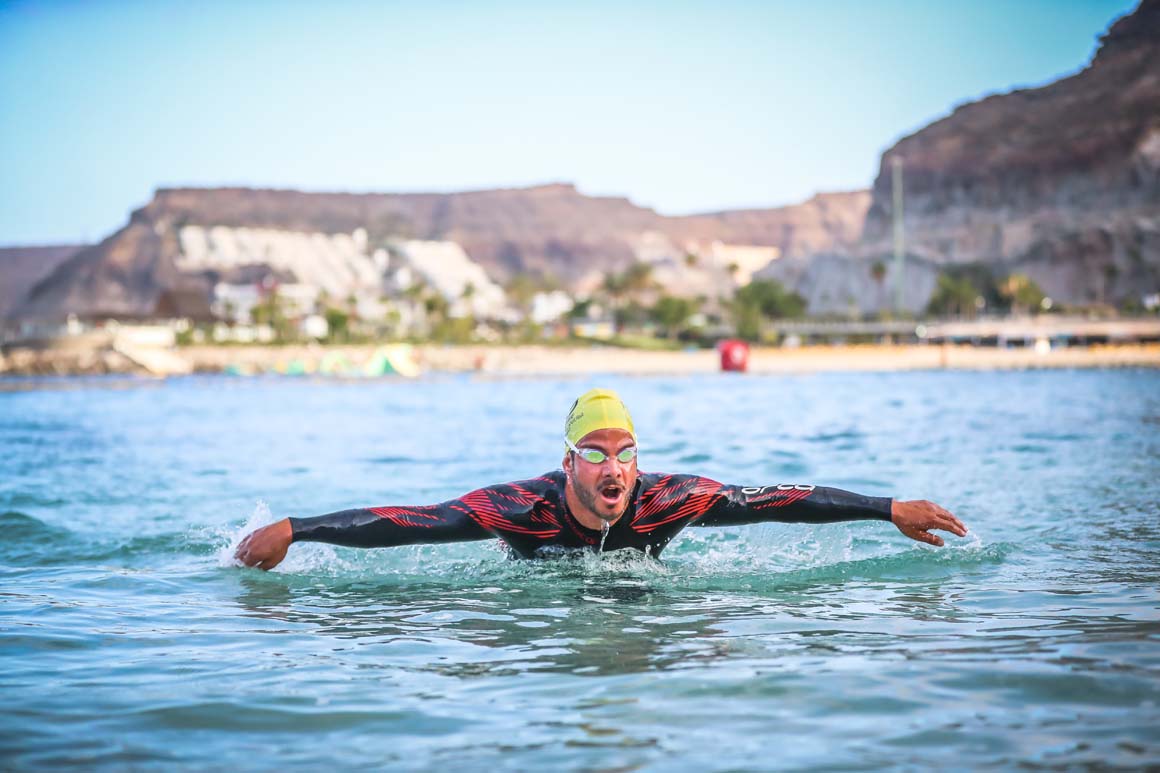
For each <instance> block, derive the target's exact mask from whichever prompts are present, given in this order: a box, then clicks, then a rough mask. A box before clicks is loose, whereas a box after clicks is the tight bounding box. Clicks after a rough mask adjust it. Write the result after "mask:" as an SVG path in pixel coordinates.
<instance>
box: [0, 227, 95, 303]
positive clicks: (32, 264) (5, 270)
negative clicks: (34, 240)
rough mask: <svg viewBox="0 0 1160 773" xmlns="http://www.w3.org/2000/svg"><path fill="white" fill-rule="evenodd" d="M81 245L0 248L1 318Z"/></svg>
mask: <svg viewBox="0 0 1160 773" xmlns="http://www.w3.org/2000/svg"><path fill="white" fill-rule="evenodd" d="M83 247H84V245H77V244H64V245H52V246H47V247H0V277H3V279H4V281H2V282H0V319H4V318H5V317H6V316H8V313H9V312H10V311H11V310H12V309H14V308H15V307H16V306H17V305H19V304H20V302H21V301H22V300H24V297H25V296H26V295H28V291H29V290H31V289H32V288H33V287H34V286H35V285H36V284H37V283H38V282H40V281H41V280H43V279H45V278H46V277H48V275H49V274H51V273H52V272H53V271H54V270H55V269H56V267H57V266H59V265H60V264H61V263H63V262H65V261H66V260H68V259H69V258H71V257H72V256H73V255H75V254H76V253H78V252H80V250H81V249H83Z"/></svg>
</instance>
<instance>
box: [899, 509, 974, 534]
mask: <svg viewBox="0 0 1160 773" xmlns="http://www.w3.org/2000/svg"><path fill="white" fill-rule="evenodd" d="M908 504H909V503H908ZM914 504H915V505H916V506H917V509H918V510H919V511H920V512H922V513H923V514H924V515H925V516H926V517H925V518H921V519H920V521H921V523H920V524H916V525H918V526H921V528H924V529H942V530H943V531H949V532H950V533H952V534H955V535H957V536H959V537H965V536H967V527H966V524H964V523H963V522H962V521H960V520H959V519H958V518H956V517H955V516H954V514H953V513H951V512H950V511H949V510H947V509H946V508H945V507H942V506H941V505H938V504H935V503H934V502H928V501H926V500H919V501H917V502H914Z"/></svg>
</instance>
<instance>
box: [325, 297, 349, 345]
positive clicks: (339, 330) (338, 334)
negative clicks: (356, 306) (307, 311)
mask: <svg viewBox="0 0 1160 773" xmlns="http://www.w3.org/2000/svg"><path fill="white" fill-rule="evenodd" d="M323 316H324V317H325V318H326V339H327V340H328V341H342V342H345V341H348V340H350V314H349V313H347V312H345V311H343V310H342V309H336V308H334V307H333V306H328V307H327V308H326V311H324V312H323Z"/></svg>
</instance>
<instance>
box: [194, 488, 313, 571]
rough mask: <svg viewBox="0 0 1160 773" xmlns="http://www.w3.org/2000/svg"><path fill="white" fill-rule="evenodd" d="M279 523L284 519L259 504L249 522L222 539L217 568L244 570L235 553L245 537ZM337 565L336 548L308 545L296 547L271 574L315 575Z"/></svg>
mask: <svg viewBox="0 0 1160 773" xmlns="http://www.w3.org/2000/svg"><path fill="white" fill-rule="evenodd" d="M280 520H281V518H279V517H276V516H275V515H274V513H273V512H271V511H270V506H269V505H267V504H266V503H265V502H263V501H262V500H258V502H257V503H256V504H255V505H254V510H253V512H251V513H250V516H249V518H247V519H246V522H245V523H244V524H242V525H241V526H239V527H237V528H234V529H228V530H226V531H225V532H224V533H223V534H222V535H221V536H222V537H224V538H225V540H226V542H225V544H224V545H222V546H221V547H220V548H218V550H217V552H216V553H215V558H216V559H217V565H218V567H221V568H229V567H240V566H242V562H241V561H238V559H236V558H235V557H234V553H235V552H236V551H237V549H238V545H240V544H241V542H242V540H243V539H245V537H246V535H248V534H249V533H250V532H252V531H254V530H256V529H260V528H262V527H263V526H269V525H270V524H272V523H275V522H277V521H280ZM335 562H336V554H335V552H334V548H332V547H330V546H329V545H319V544H316V543H307V544H303V545H295V546H293V547H292V548H291V550H290V552H288V553H287V554H286V558H285V560H283V561H282V563H280V564H279V565H278V566H277V567H275V568H274V569H272V570H271V571H276V572H288V573H292V574H306V573H313V572H316V571H318V570H320V569H333V567H334V566H335Z"/></svg>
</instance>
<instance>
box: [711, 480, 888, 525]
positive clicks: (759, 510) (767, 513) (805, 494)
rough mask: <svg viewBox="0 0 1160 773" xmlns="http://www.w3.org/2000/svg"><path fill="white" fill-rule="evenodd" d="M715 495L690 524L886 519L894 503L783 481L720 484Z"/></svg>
mask: <svg viewBox="0 0 1160 773" xmlns="http://www.w3.org/2000/svg"><path fill="white" fill-rule="evenodd" d="M718 485H720V484H718ZM717 494H718V496H716V497H714V498H713V501H712V503H711V504H710V505H709V507H708V508H706V509H705V511H704V512H703V513H702V514H701V515H700V516H698V517H697V518H695V519H694V520H693V521H692V523H691V525H692V526H733V525H739V524H747V523H763V522H766V521H781V522H784V523H835V522H838V521H860V520H879V521H889V520H891V518H890V508H891V504H892V502H893V500H892V499H891V498H890V497H868V496H864V495H862V494H855V493H853V492H850V491H843V490H842V489H839V488H827V487H825V486H803V485H784V484H783V485H778V486H727V485H722V486H721V488H720V489H719V491H718V492H717Z"/></svg>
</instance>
